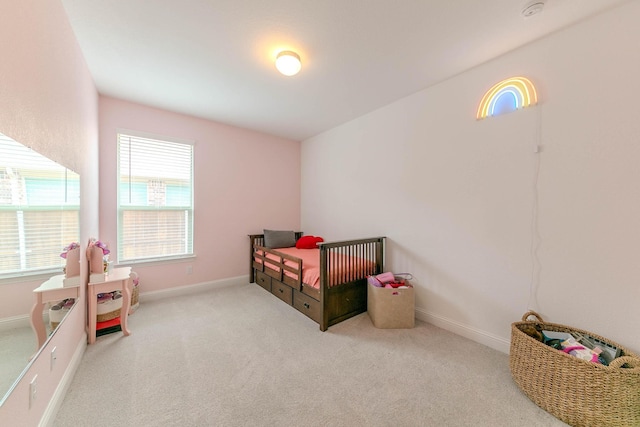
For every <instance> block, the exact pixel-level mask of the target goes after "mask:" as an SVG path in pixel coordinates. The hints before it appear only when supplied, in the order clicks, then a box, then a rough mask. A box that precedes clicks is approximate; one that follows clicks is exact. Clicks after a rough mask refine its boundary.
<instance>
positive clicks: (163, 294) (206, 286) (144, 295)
mask: <svg viewBox="0 0 640 427" xmlns="http://www.w3.org/2000/svg"><path fill="white" fill-rule="evenodd" d="M248 283H249V275H248V274H247V275H245V276H238V277H231V278H226V279H219V280H213V281H211V282H203V283H196V284H194V285H187V286H177V287H174V288H169V289H162V290H159V291H151V292H140V296H139V298H140V303H144V302H150V301H156V300H159V299H165V298H174V297H177V296H181V295H190V294H195V293H199V292H203V291H208V290H212V289H219V288H226V287H228V286H238V285H245V284H248Z"/></svg>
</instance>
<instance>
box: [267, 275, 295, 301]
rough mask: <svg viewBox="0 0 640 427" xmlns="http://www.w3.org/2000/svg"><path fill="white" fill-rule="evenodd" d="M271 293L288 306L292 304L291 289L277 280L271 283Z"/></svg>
mask: <svg viewBox="0 0 640 427" xmlns="http://www.w3.org/2000/svg"><path fill="white" fill-rule="evenodd" d="M271 293H272V294H274V295H275V296H277V297H278V298H280V299H281V300H282V301H284V302H286V303H287V304H289V305H292V304H293V288H291V287H289V286H287V285H285V284H284V283H282V282H279V281H277V280H275V279H274V280H272V281H271Z"/></svg>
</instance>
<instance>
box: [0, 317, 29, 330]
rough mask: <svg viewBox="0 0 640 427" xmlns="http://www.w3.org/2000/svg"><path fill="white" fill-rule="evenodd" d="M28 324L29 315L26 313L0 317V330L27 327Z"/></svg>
mask: <svg viewBox="0 0 640 427" xmlns="http://www.w3.org/2000/svg"><path fill="white" fill-rule="evenodd" d="M30 326H31V316H29V315H28V314H24V315H21V316H13V317H5V318H4V319H0V332H3V331H8V330H11V329H18V328H28V327H30Z"/></svg>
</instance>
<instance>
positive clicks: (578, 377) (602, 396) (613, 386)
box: [509, 311, 640, 427]
mask: <svg viewBox="0 0 640 427" xmlns="http://www.w3.org/2000/svg"><path fill="white" fill-rule="evenodd" d="M529 316H534V317H536V319H535V320H533V321H529V320H527V319H528V318H529ZM536 325H539V326H540V327H542V329H544V330H548V331H556V332H579V333H582V334H587V335H591V336H592V337H593V338H596V339H598V340H601V341H602V342H605V343H607V344H611V345H613V346H616V347H618V348H619V349H621V350H622V356H621V357H618V358H616V359H614V360H613V361H612V362H611V363H610V364H609V366H605V365H600V364H597V363H592V362H588V361H585V360H581V359H578V358H577V357H574V356H571V355H569V354H566V353H564V352H562V351H560V350H556V349H554V348H552V347H550V346H548V345H546V344H543V343H542V342H540V341H538V340H536V339H535V338H533V337H531V336H529V335H527V334H526V333H525V332H523V330H525V329H528V328H531V327H532V326H536ZM509 365H510V369H511V375H512V376H513V379H514V381H515V382H516V384H517V385H518V386H519V387H520V388H521V389H522V391H523V392H524V393H525V394H526V395H527V396H528V397H529V398H530V399H531V400H532V401H533V402H534V403H535V404H536V405H538V406H540V407H541V408H542V409H544V410H546V411H547V412H549V413H550V414H552V415H553V416H555V417H556V418H558V419H560V420H562V421H564V422H565V423H567V424H569V425H571V426H574V427H578V426H579V427H582V426H585V427H586V426H598V427H602V426H616V427H629V426H640V357H639V356H638V355H636V354H634V353H633V352H631V351H629V350H627V349H625V348H624V347H623V346H621V345H619V344H617V343H615V342H613V341H610V340H607V339H606V338H603V337H601V336H599V335H596V334H593V333H591V332H588V331H584V330H581V329H577V328H571V327H568V326H564V325H560V324H555V323H546V322H544V321H543V320H542V318H541V317H540V315H539V314H538V313H536V312H534V311H529V312H527V313H525V314H524V316H522V321H521V322H515V323H513V324H512V325H511V351H510V357H509Z"/></svg>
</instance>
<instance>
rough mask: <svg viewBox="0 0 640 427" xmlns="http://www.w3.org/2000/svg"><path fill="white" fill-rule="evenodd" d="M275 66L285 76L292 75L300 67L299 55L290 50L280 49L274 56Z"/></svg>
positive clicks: (296, 72)
mask: <svg viewBox="0 0 640 427" xmlns="http://www.w3.org/2000/svg"><path fill="white" fill-rule="evenodd" d="M276 68H277V69H278V71H280V72H281V73H282V74H284V75H285V76H294V75H296V74H298V71H300V68H302V63H301V62H300V56H299V55H298V54H297V53H295V52H292V51H290V50H285V51H282V52H280V53H279V54H278V56H277V57H276Z"/></svg>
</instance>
